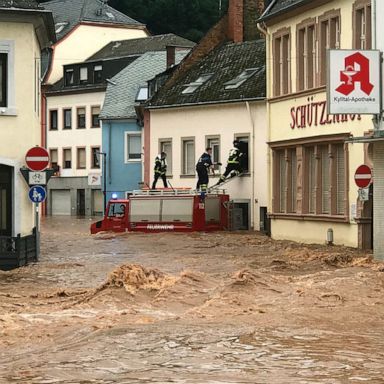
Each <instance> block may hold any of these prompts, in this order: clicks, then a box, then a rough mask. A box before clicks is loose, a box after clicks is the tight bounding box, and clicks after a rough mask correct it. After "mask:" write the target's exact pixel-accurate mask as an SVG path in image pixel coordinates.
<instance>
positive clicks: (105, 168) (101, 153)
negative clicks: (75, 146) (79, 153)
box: [96, 152, 107, 214]
mask: <svg viewBox="0 0 384 384" xmlns="http://www.w3.org/2000/svg"><path fill="white" fill-rule="evenodd" d="M96 154H98V155H99V156H103V171H102V177H103V184H104V186H103V189H104V191H103V194H104V214H105V212H106V210H107V154H106V153H105V152H96Z"/></svg>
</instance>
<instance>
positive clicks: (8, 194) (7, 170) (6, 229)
mask: <svg viewBox="0 0 384 384" xmlns="http://www.w3.org/2000/svg"><path fill="white" fill-rule="evenodd" d="M12 174H13V168H12V167H8V166H6V165H1V164H0V236H12V225H13V223H12Z"/></svg>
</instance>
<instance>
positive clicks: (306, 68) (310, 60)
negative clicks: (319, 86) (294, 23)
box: [297, 23, 316, 91]
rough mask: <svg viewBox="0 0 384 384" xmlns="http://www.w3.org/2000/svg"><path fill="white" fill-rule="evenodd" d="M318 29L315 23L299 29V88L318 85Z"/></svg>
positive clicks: (301, 89) (303, 88) (309, 87)
mask: <svg viewBox="0 0 384 384" xmlns="http://www.w3.org/2000/svg"><path fill="white" fill-rule="evenodd" d="M315 79H316V30H315V24H314V23H306V25H304V26H301V27H298V30H297V88H298V91H303V90H305V89H311V88H313V87H314V86H315V85H316V80H315Z"/></svg>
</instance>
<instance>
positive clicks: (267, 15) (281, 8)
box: [258, 0, 313, 21]
mask: <svg viewBox="0 0 384 384" xmlns="http://www.w3.org/2000/svg"><path fill="white" fill-rule="evenodd" d="M312 1H313V0H272V1H271V3H270V5H269V6H268V7H267V9H266V10H265V12H264V14H263V15H262V16H261V17H260V19H259V20H258V21H266V20H269V19H271V18H273V17H275V16H279V15H281V14H282V13H286V12H288V11H290V10H292V9H294V8H297V7H300V6H301V5H304V4H306V3H310V2H312Z"/></svg>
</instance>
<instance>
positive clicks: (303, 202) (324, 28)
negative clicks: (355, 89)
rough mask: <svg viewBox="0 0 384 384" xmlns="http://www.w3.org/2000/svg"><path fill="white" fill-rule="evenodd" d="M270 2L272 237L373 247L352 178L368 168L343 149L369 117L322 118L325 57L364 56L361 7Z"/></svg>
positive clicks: (362, 0)
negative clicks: (344, 52) (358, 52)
mask: <svg viewBox="0 0 384 384" xmlns="http://www.w3.org/2000/svg"><path fill="white" fill-rule="evenodd" d="M284 3H285V2H284V1H279V0H277V1H272V2H271V4H270V6H269V8H268V9H267V10H266V11H265V12H264V15H263V16H262V18H261V19H260V20H259V21H260V24H259V28H260V29H262V30H264V31H265V32H266V38H267V63H268V65H267V68H268V71H267V72H268V77H267V78H268V81H267V84H268V88H267V93H268V125H269V138H268V142H269V146H270V162H269V176H270V178H269V180H270V182H269V196H270V202H269V205H270V207H271V208H272V209H271V212H270V215H269V216H270V218H271V231H272V237H273V238H275V239H290V240H296V241H300V242H304V243H324V242H325V241H326V240H327V233H329V232H333V238H334V243H336V244H344V245H348V246H352V247H361V248H371V247H372V216H371V205H370V204H371V203H372V201H370V202H367V203H365V204H362V203H359V202H358V199H357V192H358V188H357V187H356V185H355V183H354V172H355V170H356V168H357V167H358V166H359V165H360V164H364V163H365V162H366V161H367V154H366V152H365V150H364V148H363V147H362V146H361V145H351V144H348V143H346V140H348V139H349V138H351V137H355V136H363V135H364V134H365V132H367V131H369V130H370V129H371V128H372V123H371V117H370V116H360V115H328V112H327V102H326V98H327V96H326V87H325V85H326V79H327V70H328V69H329V70H332V68H328V63H327V51H328V49H352V48H354V49H369V48H370V45H371V33H370V23H371V9H370V1H368V0H367V1H366V0H357V1H352V0H334V1H313V2H311V3H308V2H305V1H300V0H297V1H292V2H291V3H290V5H289V6H287V5H286V4H284Z"/></svg>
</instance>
